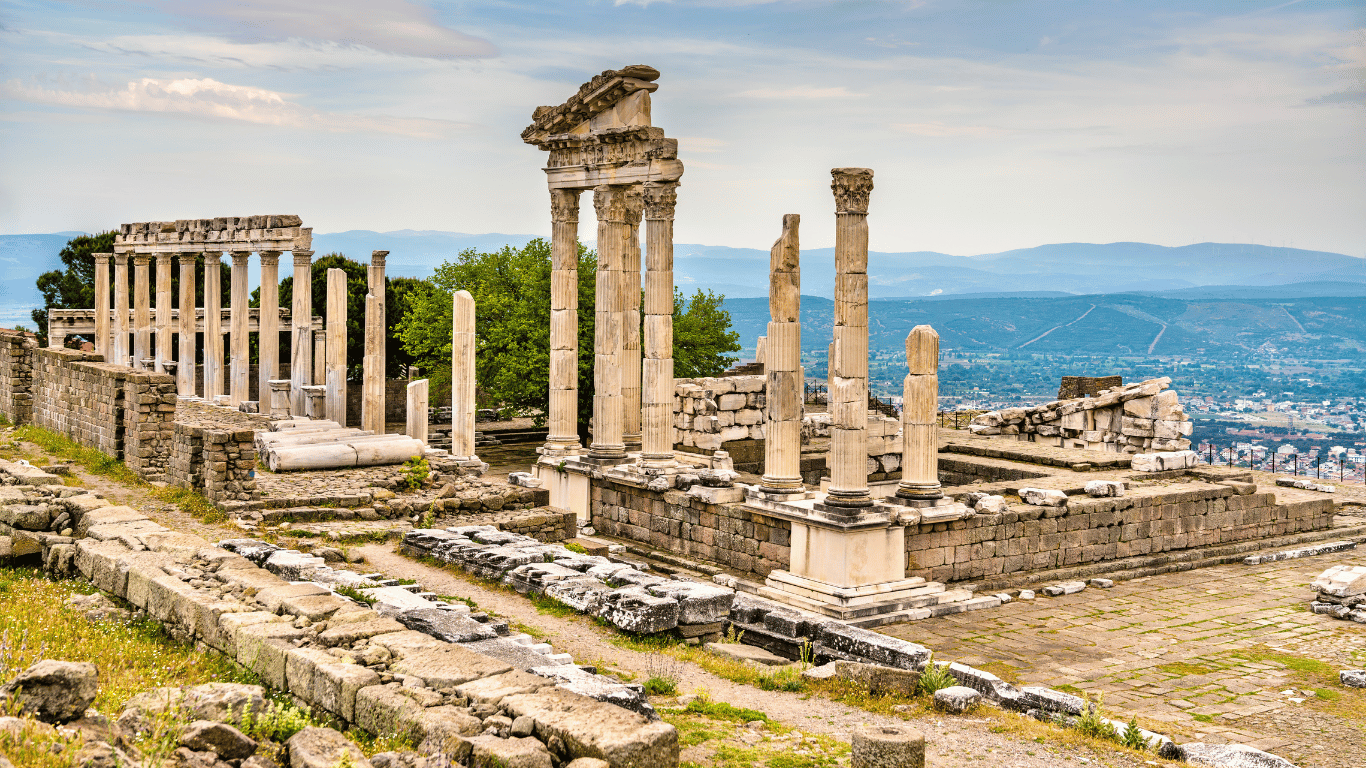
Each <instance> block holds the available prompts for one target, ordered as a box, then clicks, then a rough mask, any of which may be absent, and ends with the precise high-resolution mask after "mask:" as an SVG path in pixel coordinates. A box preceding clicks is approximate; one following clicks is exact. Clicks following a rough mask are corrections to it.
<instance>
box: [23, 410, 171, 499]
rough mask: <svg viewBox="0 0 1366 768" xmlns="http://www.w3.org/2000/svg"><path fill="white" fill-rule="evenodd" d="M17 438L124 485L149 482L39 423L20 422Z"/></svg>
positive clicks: (93, 450)
mask: <svg viewBox="0 0 1366 768" xmlns="http://www.w3.org/2000/svg"><path fill="white" fill-rule="evenodd" d="M14 437H15V439H16V440H22V441H24V442H28V443H33V444H34V445H36V446H38V447H39V448H42V449H43V450H44V451H46V452H48V453H50V454H52V455H53V456H56V457H58V458H61V459H65V460H67V461H70V462H72V463H75V464H80V465H81V466H83V467H85V468H86V469H87V470H88V471H89V472H90V473H91V474H95V475H101V476H103V477H107V478H109V479H110V480H114V481H115V482H119V483H123V484H124V485H133V486H146V485H147V484H148V483H147V481H146V480H143V479H142V478H141V477H140V476H138V474H137V473H136V472H134V471H133V470H131V469H129V468H128V467H127V466H126V465H125V464H124V463H123V462H121V461H119V460H118V459H116V458H114V457H113V456H110V455H108V454H105V453H100V452H99V451H97V450H95V449H94V448H87V447H86V446H84V445H81V444H80V443H77V442H76V441H75V440H72V439H71V438H69V437H67V436H66V435H59V434H57V433H56V432H52V431H51V430H47V429H43V428H42V427H35V426H31V425H28V426H23V427H19V428H18V429H15V430H14Z"/></svg>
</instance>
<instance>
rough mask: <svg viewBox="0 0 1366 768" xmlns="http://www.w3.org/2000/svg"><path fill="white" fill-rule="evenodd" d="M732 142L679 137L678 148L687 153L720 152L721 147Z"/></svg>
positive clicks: (697, 137)
mask: <svg viewBox="0 0 1366 768" xmlns="http://www.w3.org/2000/svg"><path fill="white" fill-rule="evenodd" d="M729 143H730V142H727V141H723V140H721V139H709V138H704V137H701V136H679V137H678V146H679V148H680V149H682V150H683V151H685V152H688V153H692V152H720V151H721V147H724V146H726V145H727V144H729Z"/></svg>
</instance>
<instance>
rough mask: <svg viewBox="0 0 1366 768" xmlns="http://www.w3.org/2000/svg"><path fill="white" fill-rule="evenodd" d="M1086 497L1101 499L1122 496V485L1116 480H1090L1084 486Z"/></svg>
mask: <svg viewBox="0 0 1366 768" xmlns="http://www.w3.org/2000/svg"><path fill="white" fill-rule="evenodd" d="M1085 490H1086V493H1087V495H1088V496H1092V497H1096V498H1102V497H1106V496H1123V495H1124V483H1121V482H1119V481H1118V480H1092V481H1090V482H1088V483H1087V484H1086V488H1085Z"/></svg>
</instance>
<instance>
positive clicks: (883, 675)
mask: <svg viewBox="0 0 1366 768" xmlns="http://www.w3.org/2000/svg"><path fill="white" fill-rule="evenodd" d="M835 676H836V677H838V678H839V679H841V680H845V681H847V682H850V683H853V684H855V685H857V686H859V687H861V688H863V689H865V690H867V691H868V692H869V693H870V694H872V695H874V696H881V695H886V694H891V695H894V696H902V697H905V698H910V697H912V696H914V695H915V691H916V686H917V685H918V684H919V683H920V671H919V670H914V669H897V668H896V667H884V666H880V665H878V664H864V663H861V662H857V661H836V662H835Z"/></svg>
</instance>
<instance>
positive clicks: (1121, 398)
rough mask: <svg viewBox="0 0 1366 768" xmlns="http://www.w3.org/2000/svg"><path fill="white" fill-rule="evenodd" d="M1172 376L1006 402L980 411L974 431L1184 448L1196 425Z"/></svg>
mask: <svg viewBox="0 0 1366 768" xmlns="http://www.w3.org/2000/svg"><path fill="white" fill-rule="evenodd" d="M1170 385H1171V379H1170V378H1168V377H1165V376H1164V377H1162V378H1160V379H1149V380H1148V381H1143V382H1139V383H1137V384H1129V385H1127V386H1123V387H1118V388H1115V389H1106V390H1102V391H1101V393H1100V394H1099V395H1097V396H1096V397H1078V398H1073V399H1071V400H1054V401H1052V402H1048V403H1044V404H1043V405H1037V406H1033V407H1031V408H1003V409H1001V410H999V411H988V412H986V413H984V414H982V415H980V416H977V417H976V418H974V419H973V420H972V422H971V423H970V424H969V426H968V429H969V430H971V432H972V433H973V434H975V435H1030V436H1032V437H1031V438H1030V439H1033V440H1034V441H1035V442H1051V443H1052V444H1054V445H1057V446H1059V447H1063V448H1086V449H1090V450H1098V451H1110V452H1112V453H1142V452H1148V451H1184V450H1186V449H1188V448H1190V440H1187V439H1186V438H1187V437H1188V436H1189V435H1190V434H1191V430H1192V428H1193V425H1192V423H1191V422H1190V421H1188V420H1187V419H1186V414H1185V411H1183V410H1182V408H1181V403H1180V402H1179V401H1178V398H1177V394H1176V392H1175V391H1174V390H1171V389H1168V387H1169V386H1170Z"/></svg>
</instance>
